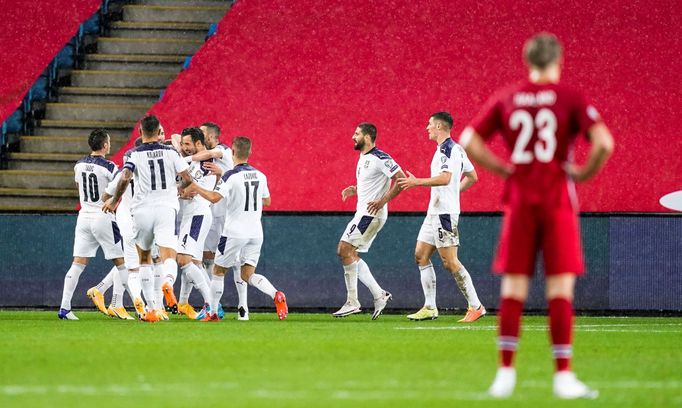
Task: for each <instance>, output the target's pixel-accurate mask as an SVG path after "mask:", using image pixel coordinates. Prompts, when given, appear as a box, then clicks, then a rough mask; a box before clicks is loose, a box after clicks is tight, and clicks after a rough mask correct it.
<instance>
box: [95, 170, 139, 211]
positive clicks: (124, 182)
mask: <svg viewBox="0 0 682 408" xmlns="http://www.w3.org/2000/svg"><path fill="white" fill-rule="evenodd" d="M132 179H133V172H132V171H130V169H129V168H127V167H124V168H123V170H122V171H121V180H119V182H118V184H117V185H116V191H115V192H114V195H113V196H111V197H110V198H109V199H108V200H106V201H104V205H103V206H102V211H104V212H108V213H114V211H116V205H117V204H118V200H120V199H121V196H122V195H123V193H124V192H125V191H126V188H128V184H130V180H132Z"/></svg>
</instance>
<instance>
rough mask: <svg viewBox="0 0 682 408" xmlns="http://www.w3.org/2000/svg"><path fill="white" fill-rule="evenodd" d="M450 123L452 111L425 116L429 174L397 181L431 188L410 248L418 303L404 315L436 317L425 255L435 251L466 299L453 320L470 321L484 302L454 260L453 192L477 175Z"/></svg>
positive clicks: (455, 221)
mask: <svg viewBox="0 0 682 408" xmlns="http://www.w3.org/2000/svg"><path fill="white" fill-rule="evenodd" d="M452 123H453V121H452V115H450V113H448V112H437V113H434V114H433V115H431V117H430V118H429V123H428V125H427V126H426V131H427V132H428V134H429V139H430V140H433V141H434V142H436V143H437V144H438V147H437V148H436V152H435V154H434V155H433V159H432V160H431V177H429V178H416V177H414V175H413V174H412V173H410V172H409V171H408V172H407V178H404V179H402V180H399V181H398V184H399V185H400V186H401V187H402V188H403V189H409V188H412V187H415V186H425V187H430V188H431V198H430V200H429V209H428V211H427V212H426V218H425V219H424V222H423V223H422V226H421V228H420V229H419V235H418V236H417V246H416V248H415V250H414V254H415V255H414V256H415V260H416V261H417V266H418V267H419V272H420V274H421V283H422V289H423V290H424V307H422V308H421V309H420V310H419V311H417V312H416V313H413V314H411V315H408V316H407V318H408V319H410V320H433V319H436V318H438V308H437V307H436V272H435V271H434V269H433V264H431V256H432V255H433V253H434V252H436V251H438V255H440V259H441V260H442V261H443V266H444V267H445V269H447V270H448V271H449V272H450V273H451V274H452V276H453V277H454V278H455V281H456V282H457V286H458V287H459V290H460V291H461V292H462V294H463V295H464V297H465V298H466V300H467V303H468V308H467V313H466V315H465V316H464V318H463V319H461V320H459V322H460V323H468V322H473V321H476V320H477V319H479V318H481V317H482V316H483V315H485V314H486V310H485V307H483V305H482V304H481V302H480V301H479V300H478V296H477V294H476V289H475V288H474V284H473V282H472V280H471V275H469V272H468V271H467V270H466V268H465V267H464V265H462V263H461V262H460V261H459V259H457V247H458V246H459V233H458V232H457V224H458V222H459V212H460V206H459V194H460V193H461V192H463V191H465V190H467V189H468V188H469V187H471V186H472V185H473V184H474V183H475V182H476V181H477V180H478V176H477V175H476V170H475V169H474V166H473V165H472V164H471V162H470V161H469V159H468V158H467V155H466V153H465V152H464V149H463V148H462V147H461V146H460V145H458V144H457V143H455V142H454V141H453V140H452V139H451V138H450V129H452ZM462 176H464V178H462Z"/></svg>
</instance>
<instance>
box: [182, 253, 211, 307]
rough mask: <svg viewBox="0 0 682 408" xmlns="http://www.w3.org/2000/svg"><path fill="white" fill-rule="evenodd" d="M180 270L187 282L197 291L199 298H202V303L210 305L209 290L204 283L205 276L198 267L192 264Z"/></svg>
mask: <svg viewBox="0 0 682 408" xmlns="http://www.w3.org/2000/svg"><path fill="white" fill-rule="evenodd" d="M181 269H182V272H183V273H186V274H187V277H188V278H189V282H190V283H191V284H192V285H194V287H196V288H197V289H199V292H200V293H201V296H202V297H203V298H204V303H208V304H211V290H210V289H209V287H208V284H207V283H206V274H205V273H203V272H202V271H201V269H199V267H198V266H196V265H194V264H193V263H192V262H190V263H188V264H187V265H185V266H183V267H182V268H181Z"/></svg>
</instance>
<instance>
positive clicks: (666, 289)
mask: <svg viewBox="0 0 682 408" xmlns="http://www.w3.org/2000/svg"><path fill="white" fill-rule="evenodd" d="M350 218H351V215H350V214H348V215H319V214H315V215H286V214H269V215H266V216H264V218H263V223H264V231H265V242H264V246H263V250H262V255H261V260H260V264H259V265H258V270H259V273H262V274H263V275H265V276H267V277H268V278H269V279H270V281H271V282H272V283H273V284H274V285H275V286H276V287H277V288H278V289H281V290H283V291H284V292H285V293H286V294H287V298H288V301H289V304H290V307H292V308H322V309H328V310H331V309H334V308H338V307H339V306H341V304H342V303H343V302H344V301H345V296H346V295H345V285H344V279H343V270H342V268H341V266H340V263H339V262H338V260H337V257H336V245H337V243H338V240H339V238H340V236H341V233H342V232H343V230H344V227H345V225H346V223H347V222H348V221H349V220H350ZM422 219H423V215H419V214H415V215H412V214H407V215H404V214H401V215H391V216H390V217H389V219H388V222H387V223H386V226H385V227H384V229H383V230H382V231H381V233H380V234H379V236H378V237H377V239H376V240H375V242H374V244H373V246H372V248H371V250H370V252H369V253H368V254H366V255H363V258H364V259H365V261H366V262H367V264H368V265H369V267H370V268H371V270H372V272H373V274H374V275H375V277H376V279H377V281H378V282H379V283H380V284H381V285H382V287H384V288H385V289H386V290H388V291H390V292H391V293H392V294H393V297H394V300H393V302H392V303H390V304H389V307H390V308H396V309H410V310H412V309H414V310H416V309H418V308H419V307H421V305H422V304H423V301H424V299H423V294H422V290H421V285H420V279H419V271H418V269H417V268H416V267H415V265H414V259H413V252H414V245H415V240H416V236H417V232H418V231H419V226H420V225H421V222H422ZM75 224H76V215H73V214H64V215H34V214H30V215H21V214H2V215H0V237H1V238H0V242H1V245H0V307H55V308H56V307H58V305H59V303H60V298H61V293H62V286H63V279H64V274H65V273H66V271H67V269H68V268H69V266H70V264H71V256H72V245H73V235H74V227H75ZM499 225H500V216H499V215H497V214H490V215H488V214H485V215H462V216H461V218H460V223H459V230H460V238H461V246H460V248H459V256H460V260H461V261H462V263H463V264H464V265H465V266H466V267H467V269H468V270H469V272H470V273H471V276H472V278H473V280H474V284H475V286H476V289H477V291H478V294H479V297H480V298H481V301H482V302H483V304H484V305H486V306H487V307H489V308H491V309H495V308H496V306H497V302H498V291H499V277H498V276H495V275H493V274H492V273H491V272H490V263H491V259H492V257H493V254H494V251H495V246H496V241H497V234H498V230H499ZM581 227H582V236H583V247H584V251H585V259H586V263H587V271H588V272H587V274H586V276H585V277H583V278H581V279H580V280H579V282H578V286H577V291H576V301H575V305H576V309H579V310H614V311H624V310H668V311H682V217H679V216H675V215H670V216H655V215H652V216H644V215H642V216H619V215H610V216H609V215H595V216H591V215H587V216H582V217H581ZM435 258H436V257H434V260H433V262H434V265H435V268H436V274H437V277H438V299H437V300H438V306H439V307H440V308H443V309H452V308H457V309H463V308H465V307H466V302H465V301H464V299H463V297H462V295H461V294H460V293H459V291H458V290H457V287H456V285H455V283H454V280H453V279H452V278H451V277H450V276H449V274H448V273H447V272H446V271H445V270H444V269H443V268H442V265H441V263H440V261H439V260H438V259H435ZM110 268H111V263H109V262H108V261H106V260H104V259H103V258H102V254H101V251H100V252H99V253H98V256H97V258H95V259H93V260H92V261H91V262H90V265H88V267H87V268H86V270H85V272H84V273H83V274H82V275H81V280H80V282H79V286H78V289H77V291H76V294H75V295H74V299H73V306H74V307H85V306H91V304H90V302H89V300H88V299H87V298H86V296H85V291H86V290H87V289H88V288H89V287H91V286H94V285H95V284H96V283H97V282H98V281H99V280H100V279H101V278H102V277H104V275H105V274H106V273H107V272H108V270H109V269H110ZM536 277H537V278H536V279H535V281H534V283H533V286H532V289H531V296H530V300H529V302H528V303H527V305H526V307H527V308H530V309H542V308H544V307H545V302H544V299H543V281H542V266H541V262H539V263H538V266H537V268H536ZM359 286H360V300H361V302H362V304H363V307H365V308H368V309H371V308H373V306H372V301H371V297H370V295H369V292H368V291H367V289H366V288H364V287H363V286H362V284H359ZM178 288H179V279H178V282H176V290H177V289H178ZM192 296H193V298H191V300H192V301H193V303H195V304H199V303H200V300H199V298H198V297H196V294H193V295H192ZM107 298H108V296H107ZM235 299H236V292H235V290H234V285H233V284H232V283H231V278H230V277H229V276H227V277H226V285H225V294H224V296H223V300H222V303H223V304H224V305H226V306H234V305H235V303H236V300H235ZM127 303H128V304H129V303H130V302H129V300H127ZM249 305H250V306H252V307H269V306H271V300H270V299H269V298H268V297H266V296H265V295H263V294H261V293H260V292H259V291H257V290H255V289H254V288H249Z"/></svg>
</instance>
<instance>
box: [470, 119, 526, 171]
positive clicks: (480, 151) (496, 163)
mask: <svg viewBox="0 0 682 408" xmlns="http://www.w3.org/2000/svg"><path fill="white" fill-rule="evenodd" d="M459 144H460V145H461V146H462V147H463V148H464V150H466V152H467V155H468V156H469V157H470V158H471V159H472V160H474V161H475V162H477V163H478V164H480V165H481V166H483V167H485V168H486V169H488V170H490V171H491V172H493V173H495V174H497V175H498V176H500V177H502V178H507V177H509V176H510V175H511V174H512V173H513V172H514V166H512V165H511V164H508V163H505V162H504V161H503V160H502V159H500V158H499V157H497V156H496V155H495V154H494V153H493V152H492V151H490V149H488V147H487V146H486V145H485V142H484V141H483V138H482V137H481V136H480V135H479V134H478V133H476V131H475V130H474V129H473V128H472V127H467V128H466V129H464V131H463V132H462V136H460V138H459Z"/></svg>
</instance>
